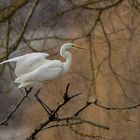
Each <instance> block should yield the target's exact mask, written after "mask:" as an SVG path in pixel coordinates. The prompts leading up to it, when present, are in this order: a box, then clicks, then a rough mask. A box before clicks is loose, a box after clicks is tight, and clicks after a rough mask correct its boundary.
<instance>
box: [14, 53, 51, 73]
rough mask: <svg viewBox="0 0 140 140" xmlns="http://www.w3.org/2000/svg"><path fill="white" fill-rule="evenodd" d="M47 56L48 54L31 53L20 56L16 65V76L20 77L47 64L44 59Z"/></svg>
mask: <svg viewBox="0 0 140 140" xmlns="http://www.w3.org/2000/svg"><path fill="white" fill-rule="evenodd" d="M47 56H49V54H46V53H31V54H26V55H24V56H22V57H21V58H20V59H19V60H18V61H17V63H16V68H15V74H16V76H21V75H23V74H26V73H28V72H31V71H33V70H35V69H36V68H38V67H40V66H41V65H43V64H45V63H47V62H48V61H49V60H47V59H45V57H47Z"/></svg>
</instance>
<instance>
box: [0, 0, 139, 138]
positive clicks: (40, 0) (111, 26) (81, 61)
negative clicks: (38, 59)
mask: <svg viewBox="0 0 140 140" xmlns="http://www.w3.org/2000/svg"><path fill="white" fill-rule="evenodd" d="M66 42H73V43H75V44H77V45H78V46H81V47H84V48H87V49H88V50H87V51H84V50H76V49H71V50H70V51H71V53H72V55H73V58H72V67H71V69H70V71H69V72H68V73H67V74H66V75H65V76H63V77H61V78H59V79H58V80H55V81H51V82H50V83H49V84H47V85H46V86H45V87H43V88H42V89H41V94H40V97H41V98H42V99H43V100H44V101H46V102H47V104H48V105H49V106H50V107H52V108H54V107H55V106H57V103H58V102H61V101H62V100H63V93H64V91H65V88H66V85H67V84H68V83H71V85H70V91H69V92H70V94H71V95H73V94H75V93H78V92H82V93H83V94H82V95H81V96H79V97H77V98H75V99H74V100H72V101H71V102H70V103H69V104H67V105H66V106H65V107H64V108H63V110H62V111H61V114H60V115H62V116H67V115H69V114H71V113H72V112H75V111H76V110H77V109H78V108H80V107H81V106H82V105H84V104H85V103H86V102H87V101H93V100H95V99H98V101H99V102H100V103H101V104H102V105H105V106H107V107H129V106H133V105H137V104H139V103H140V55H139V54H140V1H139V0H59V1H58V0H21V1H19V0H0V61H3V60H6V59H7V58H12V57H16V56H20V55H23V54H26V53H31V52H46V53H49V54H50V56H49V59H60V60H62V61H64V59H62V58H61V57H60V55H59V49H60V47H61V45H63V44H64V43H66ZM14 68H15V63H10V64H5V65H1V66H0V121H3V120H4V119H5V118H6V117H7V116H8V114H9V113H10V112H11V111H12V110H13V109H14V108H15V107H16V105H17V103H18V102H19V101H20V99H21V98H22V97H23V96H24V94H25V91H24V89H21V90H20V89H18V88H17V85H15V83H14V79H15V74H14ZM35 91H36V89H33V91H32V93H31V94H30V95H29V98H27V99H26V100H25V101H24V102H23V103H22V105H21V106H20V108H19V109H18V111H17V112H16V113H15V114H14V115H13V116H12V118H11V119H10V121H9V125H8V126H1V127H0V140H24V139H25V137H26V136H28V135H29V134H30V133H31V132H32V130H34V128H36V126H38V124H40V123H41V122H42V121H43V120H44V119H46V117H47V115H46V112H45V111H44V110H43V108H42V107H41V106H40V105H39V104H38V102H37V101H36V100H35V97H34V92H35ZM80 116H81V117H83V118H85V119H87V120H90V121H94V122H96V123H98V124H103V125H106V126H109V128H110V129H109V130H102V129H100V128H97V127H93V126H90V125H77V126H76V129H78V130H79V131H81V132H84V133H87V134H93V135H101V136H109V137H111V139H112V140H139V138H140V109H139V107H136V108H133V109H125V110H109V109H108V110H107V109H103V108H100V107H98V106H96V105H91V106H89V107H88V108H87V109H86V110H84V111H83V112H82V114H80ZM38 139H39V140H46V139H49V140H60V139H61V140H71V139H74V140H88V139H93V138H86V137H82V136H79V135H77V134H75V133H74V132H73V131H71V130H70V128H68V127H58V128H57V127H56V128H52V129H48V130H46V131H42V132H41V133H39V135H38ZM100 139H101V138H100Z"/></svg>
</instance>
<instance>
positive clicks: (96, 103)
mask: <svg viewBox="0 0 140 140" xmlns="http://www.w3.org/2000/svg"><path fill="white" fill-rule="evenodd" d="M93 103H94V104H95V105H96V106H99V107H101V108H103V109H106V110H126V109H135V108H138V107H140V103H139V104H136V105H133V106H127V107H107V106H104V105H101V104H99V103H98V100H96V101H94V102H93Z"/></svg>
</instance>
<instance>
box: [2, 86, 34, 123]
mask: <svg viewBox="0 0 140 140" xmlns="http://www.w3.org/2000/svg"><path fill="white" fill-rule="evenodd" d="M25 91H26V93H25V96H23V98H22V99H21V100H20V101H19V103H18V104H17V105H16V107H15V109H14V110H13V111H12V112H11V113H10V114H9V116H8V117H7V118H6V119H5V120H4V121H2V122H1V123H0V126H3V125H8V121H9V120H10V119H11V118H12V116H13V115H14V114H15V112H16V111H17V110H18V108H19V107H20V106H21V105H22V103H23V101H24V100H25V99H26V98H27V97H28V94H29V93H30V92H31V91H32V87H31V88H30V89H29V90H27V89H25Z"/></svg>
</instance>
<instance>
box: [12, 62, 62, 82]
mask: <svg viewBox="0 0 140 140" xmlns="http://www.w3.org/2000/svg"><path fill="white" fill-rule="evenodd" d="M61 73H63V63H62V62H61V61H59V60H52V61H51V62H49V63H46V64H44V65H42V66H40V67H39V68H37V69H35V70H33V71H32V72H29V73H27V74H24V75H22V76H20V77H18V78H16V80H15V82H16V83H25V82H30V81H37V82H43V83H44V82H46V81H49V80H54V79H56V78H57V77H59V76H60V74H61Z"/></svg>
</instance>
